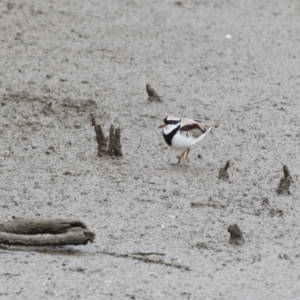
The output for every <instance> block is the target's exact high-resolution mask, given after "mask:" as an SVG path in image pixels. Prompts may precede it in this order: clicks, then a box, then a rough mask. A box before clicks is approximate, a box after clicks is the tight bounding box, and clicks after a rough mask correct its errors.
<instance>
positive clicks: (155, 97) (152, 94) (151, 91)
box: [146, 84, 162, 102]
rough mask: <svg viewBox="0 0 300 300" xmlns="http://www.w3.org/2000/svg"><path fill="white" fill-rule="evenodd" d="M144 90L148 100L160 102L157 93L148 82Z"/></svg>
mask: <svg viewBox="0 0 300 300" xmlns="http://www.w3.org/2000/svg"><path fill="white" fill-rule="evenodd" d="M146 91H147V94H148V96H149V97H148V100H149V101H150V102H152V101H157V102H161V101H162V100H161V98H160V97H159V95H158V94H157V93H156V92H155V90H154V89H153V88H152V86H151V85H150V84H146Z"/></svg>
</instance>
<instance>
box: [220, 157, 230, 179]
mask: <svg viewBox="0 0 300 300" xmlns="http://www.w3.org/2000/svg"><path fill="white" fill-rule="evenodd" d="M229 167H230V161H229V160H228V161H227V162H226V164H225V166H224V167H223V168H220V170H219V179H223V180H228V179H229V174H228V172H227V170H228V168H229Z"/></svg>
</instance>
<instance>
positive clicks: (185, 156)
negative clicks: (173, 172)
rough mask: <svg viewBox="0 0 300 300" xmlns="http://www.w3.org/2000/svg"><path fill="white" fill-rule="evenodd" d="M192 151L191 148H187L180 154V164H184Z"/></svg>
mask: <svg viewBox="0 0 300 300" xmlns="http://www.w3.org/2000/svg"><path fill="white" fill-rule="evenodd" d="M189 153H190V149H189V148H187V149H186V150H185V151H184V152H183V153H182V154H181V156H180V158H179V161H178V164H179V165H181V166H184V165H185V164H186V162H187V156H188V155H189Z"/></svg>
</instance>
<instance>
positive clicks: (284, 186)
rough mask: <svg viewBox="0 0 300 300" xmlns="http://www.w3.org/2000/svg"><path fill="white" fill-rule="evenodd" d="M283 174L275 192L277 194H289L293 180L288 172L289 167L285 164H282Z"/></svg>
mask: <svg viewBox="0 0 300 300" xmlns="http://www.w3.org/2000/svg"><path fill="white" fill-rule="evenodd" d="M283 174H284V176H283V177H282V178H281V179H280V182H279V185H278V188H277V194H278V195H290V194H291V193H290V185H291V182H292V181H293V179H292V176H291V174H290V172H289V169H288V167H287V166H286V165H284V166H283Z"/></svg>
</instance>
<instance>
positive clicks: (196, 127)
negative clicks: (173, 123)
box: [180, 123, 207, 139]
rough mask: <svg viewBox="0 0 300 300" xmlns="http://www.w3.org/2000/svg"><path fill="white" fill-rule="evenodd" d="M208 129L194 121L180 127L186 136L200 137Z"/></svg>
mask: <svg viewBox="0 0 300 300" xmlns="http://www.w3.org/2000/svg"><path fill="white" fill-rule="evenodd" d="M206 130H207V129H205V128H202V126H201V125H200V124H198V123H192V124H187V125H184V126H182V127H181V128H180V133H181V134H183V135H185V136H186V137H193V138H195V139H196V138H198V137H200V136H201V135H202V134H203V133H205V131H206Z"/></svg>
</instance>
